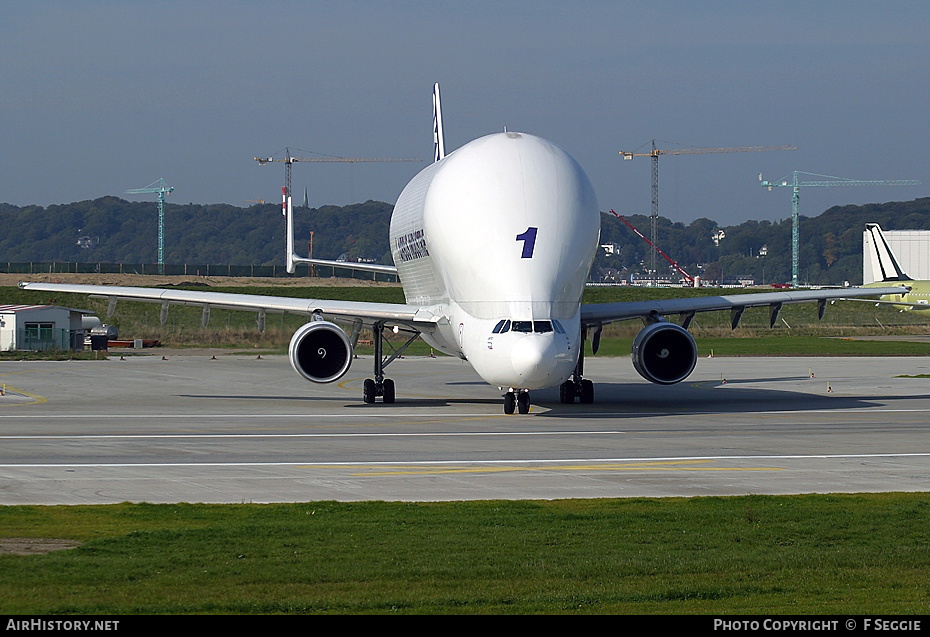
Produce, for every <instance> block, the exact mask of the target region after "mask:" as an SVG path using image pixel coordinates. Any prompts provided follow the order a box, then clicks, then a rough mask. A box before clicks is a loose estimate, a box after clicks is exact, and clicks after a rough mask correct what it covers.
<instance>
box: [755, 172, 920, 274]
mask: <svg viewBox="0 0 930 637" xmlns="http://www.w3.org/2000/svg"><path fill="white" fill-rule="evenodd" d="M798 175H809V176H811V177H821V179H819V180H813V181H799V180H798ZM759 182H760V184H761V185H762V187H763V188H768V189H769V190H770V191H771V190H772V189H773V188H778V187H782V186H786V187H787V186H790V187H791V189H792V193H791V286H792V287H798V201H799V200H800V199H801V194H800V189H801V188H802V187H808V186H825V187H830V186H917V185H920V182H919V181H917V180H915V179H878V180H876V179H871V180H862V179H846V178H845V177H832V176H830V175H818V174H817V173H805V172H801V171H797V170H795V171H794V172H793V173H791V179H790V180H789V179H788V177H787V176H785V177H782V178H781V179H779V180H777V181H766V180H764V179H762V174H761V173H760V174H759Z"/></svg>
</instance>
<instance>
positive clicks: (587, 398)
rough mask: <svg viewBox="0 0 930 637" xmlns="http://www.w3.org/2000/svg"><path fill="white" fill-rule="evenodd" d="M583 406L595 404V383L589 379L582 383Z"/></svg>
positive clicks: (583, 380)
mask: <svg viewBox="0 0 930 637" xmlns="http://www.w3.org/2000/svg"><path fill="white" fill-rule="evenodd" d="M580 398H581V401H580V402H581V404H582V405H590V404H591V403H593V402H594V383H593V382H591V381H590V380H588V379H587V378H585V379H582V381H581V396H580Z"/></svg>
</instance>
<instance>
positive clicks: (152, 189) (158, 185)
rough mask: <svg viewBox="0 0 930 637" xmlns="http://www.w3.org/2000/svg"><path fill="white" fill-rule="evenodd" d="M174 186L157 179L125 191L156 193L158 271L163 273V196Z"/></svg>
mask: <svg viewBox="0 0 930 637" xmlns="http://www.w3.org/2000/svg"><path fill="white" fill-rule="evenodd" d="M173 190H174V187H172V186H169V185H168V184H167V183H165V180H164V179H163V178H162V179H159V180H158V181H156V182H153V183H151V184H149V185H148V186H146V187H145V188H132V189H130V190H127V191H126V194H127V195H142V194H146V193H157V194H158V273H159V274H164V273H165V196H166V195H169V194H171V191H173Z"/></svg>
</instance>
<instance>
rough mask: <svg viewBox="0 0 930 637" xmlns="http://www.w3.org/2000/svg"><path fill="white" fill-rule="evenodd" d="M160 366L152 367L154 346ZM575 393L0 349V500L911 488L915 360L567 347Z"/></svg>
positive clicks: (228, 361)
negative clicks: (664, 359) (371, 400)
mask: <svg viewBox="0 0 930 637" xmlns="http://www.w3.org/2000/svg"><path fill="white" fill-rule="evenodd" d="M163 356H164V358H165V360H163V358H162V357H163ZM585 362H586V368H587V369H586V372H587V376H588V377H589V378H591V379H592V380H594V382H595V395H596V399H595V400H596V402H595V404H593V405H578V404H575V405H562V404H560V403H559V402H558V390H557V389H551V390H546V391H536V392H533V394H532V400H533V407H532V411H531V413H530V414H528V415H524V416H521V415H519V414H517V415H512V416H505V415H504V414H503V413H502V408H501V398H500V392H499V391H498V390H497V388H495V387H489V386H488V385H486V384H485V383H484V382H482V381H481V379H480V378H478V376H477V375H476V374H475V373H474V372H473V371H472V369H471V367H470V366H469V365H468V364H467V363H465V362H462V361H459V360H456V359H451V358H403V359H400V360H398V361H395V362H394V363H393V364H392V365H391V366H390V367H389V368H388V370H387V371H388V376H389V377H390V378H393V379H394V380H395V383H396V385H397V402H396V403H395V404H393V405H382V404H380V403H377V404H375V405H365V404H363V403H362V401H361V395H362V388H361V386H362V380H363V379H364V378H365V377H366V374H370V371H371V358H370V357H361V358H360V359H359V360H356V361H355V362H354V363H353V366H352V369H351V370H350V371H349V374H348V375H347V376H346V377H345V378H344V379H343V380H342V381H340V382H338V383H333V384H330V385H313V384H311V383H307V382H305V381H304V380H303V379H301V378H300V377H298V376H297V375H296V374H295V373H294V372H293V370H292V369H291V368H290V365H289V364H288V362H287V360H286V358H285V357H283V356H270V357H269V356H263V357H261V358H259V357H257V356H245V355H235V356H222V355H220V356H217V357H216V359H215V360H214V359H212V358H211V356H210V355H209V354H206V355H204V354H202V353H201V354H199V355H186V356H185V355H178V354H177V353H175V352H167V353H164V354H163V353H161V352H159V353H157V354H154V355H149V356H126V357H125V360H120V357H119V355H118V354H111V358H110V360H107V361H80V362H79V361H63V362H28V361H23V362H3V363H0V383H3V384H4V385H5V386H6V393H5V395H4V396H2V397H0V504H97V503H112V502H123V501H135V502H138V501H145V502H219V503H227V502H299V501H312V500H342V501H357V500H398V501H427V500H432V501H437V500H470V499H524V498H532V499H553V498H596V497H634V496H697V495H740V494H750V493H755V494H777V493H812V492H818V493H826V492H875V491H927V490H930V436H928V428H930V424H928V420H930V418H928V410H930V379H926V378H901V377H899V375H902V374H907V375H918V374H927V373H930V361H928V360H927V359H924V358H918V357H914V358H799V357H794V358H710V359H708V358H702V359H701V360H700V361H699V362H698V365H697V368H696V370H695V372H694V374H693V375H692V376H691V378H690V379H689V380H688V381H686V382H684V383H681V384H679V385H675V386H671V387H662V386H658V385H652V384H650V383H648V382H646V381H644V380H642V379H641V378H640V377H639V376H638V375H637V374H636V372H635V371H634V370H633V368H632V365H631V364H630V361H629V359H628V358H599V357H591V358H588V359H586V361H585Z"/></svg>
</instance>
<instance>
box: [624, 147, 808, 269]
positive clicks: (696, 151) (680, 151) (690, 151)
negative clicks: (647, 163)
mask: <svg viewBox="0 0 930 637" xmlns="http://www.w3.org/2000/svg"><path fill="white" fill-rule="evenodd" d="M770 150H797V146H735V147H732V148H676V149H659V148H656V140H652V152H649V153H637V152H635V151H634V152H628V151H625V150H621V151H620V156H621V157H623V159H624V160H629V159H633V158H634V157H652V217H651V221H652V243H653V245H655V246H658V244H659V237H658V234H659V233H658V223H659V155H704V154H711V153H759V152H766V151H770ZM651 256H652V258H651V262H650V263H651V268H652V271H653V273H655V271H656V253H655V251H653V252H652V255H651ZM653 276H654V275H653Z"/></svg>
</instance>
